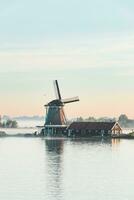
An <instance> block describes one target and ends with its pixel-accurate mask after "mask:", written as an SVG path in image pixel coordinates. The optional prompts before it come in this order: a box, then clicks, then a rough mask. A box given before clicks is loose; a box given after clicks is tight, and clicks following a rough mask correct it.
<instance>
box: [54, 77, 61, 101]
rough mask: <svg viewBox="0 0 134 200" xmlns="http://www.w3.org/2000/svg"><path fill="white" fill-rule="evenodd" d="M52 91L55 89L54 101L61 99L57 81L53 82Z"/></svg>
mask: <svg viewBox="0 0 134 200" xmlns="http://www.w3.org/2000/svg"><path fill="white" fill-rule="evenodd" d="M54 89H55V94H56V99H61V94H60V89H59V85H58V81H57V80H55V81H54Z"/></svg>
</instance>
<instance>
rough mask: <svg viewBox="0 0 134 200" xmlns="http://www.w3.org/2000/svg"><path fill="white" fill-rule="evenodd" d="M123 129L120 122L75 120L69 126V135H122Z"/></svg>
mask: <svg viewBox="0 0 134 200" xmlns="http://www.w3.org/2000/svg"><path fill="white" fill-rule="evenodd" d="M121 133H122V129H121V127H120V125H119V124H118V122H73V123H72V124H71V125H70V126H69V127H68V136H76V137H79V136H80V137H89V136H110V135H114V134H116V135H120V134H121Z"/></svg>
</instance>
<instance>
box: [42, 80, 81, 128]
mask: <svg viewBox="0 0 134 200" xmlns="http://www.w3.org/2000/svg"><path fill="white" fill-rule="evenodd" d="M54 89H55V94H56V99H54V100H52V101H50V102H49V103H48V104H46V105H45V107H46V120H45V126H46V127H48V126H49V127H65V126H67V120H66V116H65V112H64V106H65V104H68V103H73V102H76V101H79V98H78V97H73V98H68V99H62V97H61V94H60V89H59V85H58V81H57V80H55V81H54Z"/></svg>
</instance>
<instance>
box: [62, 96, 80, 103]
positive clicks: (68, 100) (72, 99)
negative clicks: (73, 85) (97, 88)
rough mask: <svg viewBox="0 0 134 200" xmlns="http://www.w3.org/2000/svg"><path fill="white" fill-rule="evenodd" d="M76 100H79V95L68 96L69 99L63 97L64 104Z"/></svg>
mask: <svg viewBox="0 0 134 200" xmlns="http://www.w3.org/2000/svg"><path fill="white" fill-rule="evenodd" d="M76 101H79V97H72V98H68V99H62V102H63V103H64V104H66V103H72V102H76Z"/></svg>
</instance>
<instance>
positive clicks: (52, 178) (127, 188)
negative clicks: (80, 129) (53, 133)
mask: <svg viewBox="0 0 134 200" xmlns="http://www.w3.org/2000/svg"><path fill="white" fill-rule="evenodd" d="M133 157H134V140H117V139H114V140H107V141H104V140H102V141H101V140H99V141H90V140H89V141H88V140H85V141H84V140H83V141H80V140H66V139H57V140H56V139H43V138H42V139H41V138H0V199H1V200H90V199H91V200H113V199H114V200H133V199H134V189H133V185H134V159H133Z"/></svg>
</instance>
